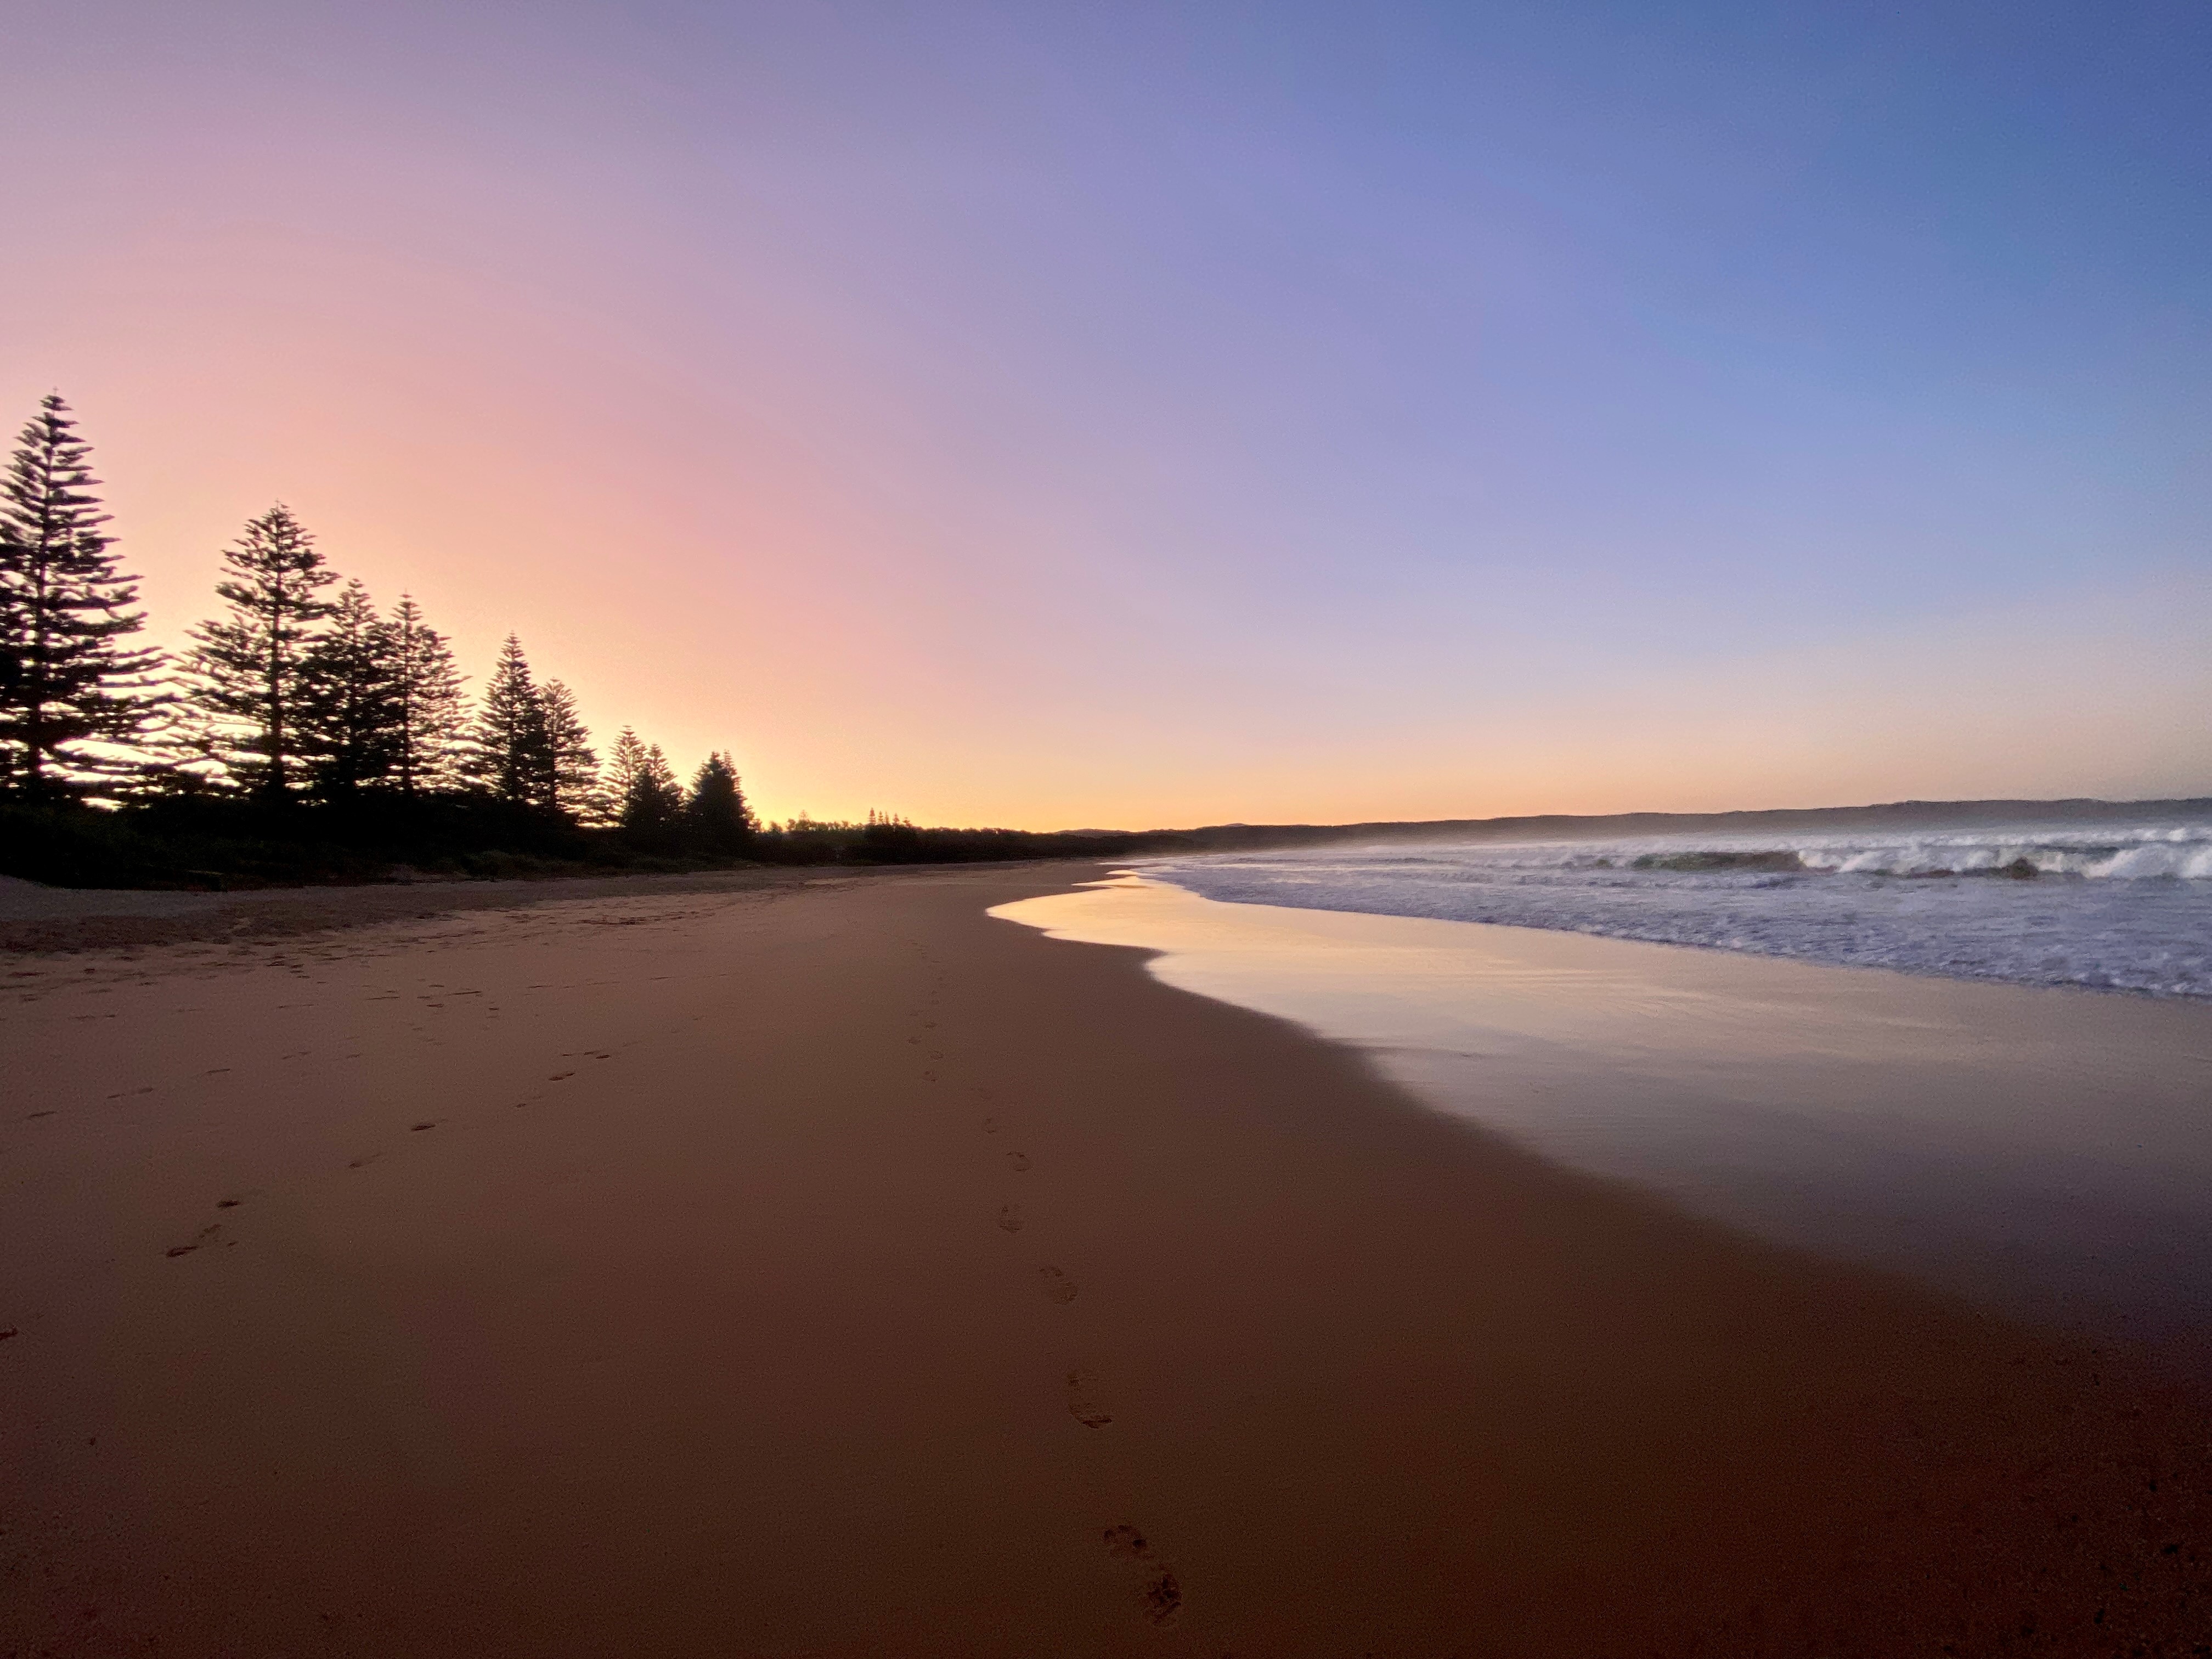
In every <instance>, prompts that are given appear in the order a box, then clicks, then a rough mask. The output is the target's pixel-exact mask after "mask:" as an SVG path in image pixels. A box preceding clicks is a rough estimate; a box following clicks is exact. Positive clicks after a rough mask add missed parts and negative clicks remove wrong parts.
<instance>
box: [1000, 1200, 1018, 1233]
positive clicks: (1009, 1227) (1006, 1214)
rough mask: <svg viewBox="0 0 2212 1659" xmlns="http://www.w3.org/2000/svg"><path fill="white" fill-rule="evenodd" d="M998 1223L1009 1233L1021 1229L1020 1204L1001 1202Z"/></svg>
mask: <svg viewBox="0 0 2212 1659" xmlns="http://www.w3.org/2000/svg"><path fill="white" fill-rule="evenodd" d="M999 1225H1000V1226H1001V1227H1004V1228H1005V1229H1006V1231H1008V1232H1010V1233H1018V1232H1019V1231H1021V1230H1022V1206H1020V1205H1018V1204H1001V1205H1000V1206H999Z"/></svg>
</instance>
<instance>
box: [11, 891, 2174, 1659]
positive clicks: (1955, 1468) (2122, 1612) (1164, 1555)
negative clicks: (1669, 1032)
mask: <svg viewBox="0 0 2212 1659" xmlns="http://www.w3.org/2000/svg"><path fill="white" fill-rule="evenodd" d="M1099 873H1100V872H1099V870H1098V869H1097V867H1096V866H1089V867H1086V866H1066V865H1057V866H1050V867H1045V868H1039V867H1035V866H1032V867H1029V868H1024V869H1018V870H1009V869H995V870H977V869H975V868H973V867H969V868H965V869H957V870H940V871H928V872H920V871H901V872H897V874H896V876H895V877H894V876H876V875H870V876H867V877H865V878H829V879H828V880H827V881H822V880H821V879H820V878H816V879H817V884H799V883H795V882H784V883H779V884H773V885H771V886H768V887H762V888H756V889H750V890H746V889H735V890H732V889H730V888H727V887H724V888H721V889H718V890H708V889H703V888H697V889H689V890H675V889H671V890H666V891H654V892H652V893H640V892H638V891H637V890H635V889H634V888H629V887H625V888H624V889H623V890H622V891H621V893H620V894H619V895H602V896H590V897H588V898H586V897H576V898H574V899H573V900H572V901H571V902H562V903H532V904H528V905H526V906H525V907H523V908H495V909H488V910H470V911H466V912H456V911H450V910H444V911H440V912H439V913H437V914H434V915H417V916H409V917H407V918H406V919H404V920H390V921H379V922H376V923H374V924H372V925H365V926H362V927H356V928H353V929H351V930H350V931H347V932H344V933H328V932H325V933H299V934H288V935H285V936H283V937H280V938H271V939H243V940H240V941H237V942H234V943H227V944H221V945H218V944H217V943H216V942H215V941H214V940H213V939H201V940H199V941H198V942H196V943H191V944H183V945H159V944H154V943H143V944H140V945H136V946H134V947H133V948H132V949H131V950H128V951H116V952H113V953H94V955H95V956H96V957H97V959H96V960H88V959H87V958H86V957H82V956H80V957H70V958H67V959H60V958H49V959H31V958H24V957H18V958H15V959H14V961H13V962H12V963H11V964H10V965H11V967H13V968H14V969H15V973H16V976H15V978H13V979H12V980H11V981H9V982H10V984H11V986H12V987H13V989H14V995H13V996H12V997H11V998H10V999H9V1000H8V1002H7V1003H6V1004H5V1005H4V1029H5V1030H6V1033H7V1042H8V1045H9V1052H10V1053H11V1054H16V1055H19V1056H21V1057H22V1058H21V1060H19V1061H18V1063H17V1064H18V1068H19V1076H20V1077H21V1079H23V1082H24V1084H25V1085H26V1086H24V1087H22V1088H21V1089H19V1090H18V1091H16V1092H17V1094H18V1096H19V1097H21V1098H23V1099H25V1100H27V1101H28V1100H30V1098H31V1097H33V1096H35V1097H36V1100H35V1103H32V1104H29V1105H28V1106H27V1108H26V1109H25V1110H22V1111H16V1112H11V1113H9V1115H8V1117H7V1120H6V1121H4V1122H0V1169H5V1170H7V1171H8V1172H9V1173H8V1175H7V1176H6V1177H5V1179H6V1182H7V1187H6V1191H7V1195H8V1201H7V1203H6V1204H5V1205H4V1206H0V1261H6V1262H7V1263H8V1264H9V1267H8V1269H7V1273H6V1281H5V1285H4V1301H0V1328H13V1329H14V1331H15V1335H13V1336H11V1337H9V1338H8V1339H7V1340H4V1341H0V1422H5V1423H7V1424H9V1425H17V1426H15V1428H13V1429H11V1430H10V1431H9V1436H10V1438H11V1440H12V1441H13V1442H14V1445H13V1447H12V1449H11V1450H12V1451H13V1452H14V1453H15V1454H19V1455H9V1456H8V1457H6V1458H4V1459H0V1510H4V1512H5V1513H6V1514H7V1515H9V1516H11V1517H18V1519H17V1520H16V1521H15V1522H14V1523H12V1524H10V1525H9V1528H8V1530H7V1533H6V1534H5V1536H4V1538H0V1592H4V1594H0V1651H10V1650H20V1651H25V1652H33V1651H45V1650H53V1651H62V1652H72V1651H73V1652H84V1653H104V1652H111V1651H123V1650H140V1649H143V1646H144V1644H145V1643H146V1641H147V1640H148V1638H155V1637H158V1638H159V1639H160V1646H161V1650H162V1651H164V1652H168V1653H184V1654H197V1653H208V1654H213V1653H218V1652H223V1653H228V1652H239V1651H246V1652H288V1651H296V1650H302V1649H306V1648H310V1647H312V1648H313V1649H314V1650H318V1651H325V1650H327V1651H335V1652H358V1653H387V1652H395V1651H405V1652H410V1653H416V1654H440V1653H455V1654H460V1653H470V1654H482V1653H484V1652H492V1653H517V1654H520V1653H532V1654H535V1653H545V1654H552V1653H562V1654H570V1653H607V1654H617V1653H631V1652H644V1651H651V1652H656V1653H691V1652H696V1653H702V1654H703V1653H718V1654H726V1653H732V1652H735V1653H740V1654H757V1655H770V1654H774V1655H788V1654H799V1653H811V1654H821V1655H848V1654H849V1655H860V1654H866V1653H872V1652H880V1651H883V1650H886V1649H887V1648H890V1649H894V1650H898V1651H901V1652H907V1653H917V1654H938V1653H942V1654H992V1655H997V1654H1005V1655H1007V1656H1013V1655H1017V1654H1023V1653H1035V1652H1040V1651H1045V1652H1055V1653H1066V1654H1091V1653H1096V1654H1102V1655H1104V1654H1113V1655H1120V1654H1137V1653H1162V1654H1177V1655H1181V1654H1189V1655H1200V1654H1203V1655H1207V1656H1216V1655H1219V1654H1222V1653H1224V1652H1236V1653H1253V1652H1261V1653H1269V1654H1313V1655H1316V1656H1321V1655H1340V1654H1344V1653H1347V1652H1361V1651H1374V1652H1376V1653H1395V1654H1407V1655H1421V1654H1430V1653H1436V1652H1441V1651H1460V1652H1466V1653H1497V1654H1518V1653H1528V1652H1536V1651H1558V1652H1574V1653H1577V1654H1591V1655H1605V1654H1614V1653H1620V1654H1624V1655H1625V1654H1631V1653H1635V1654H1644V1653H1650V1652H1653V1651H1657V1652H1661V1653H1689V1652H1692V1651H1695V1652H1705V1653H1762V1652H1777V1653H1779V1652H1785V1651H1802V1650H1803V1649H1804V1648H1805V1647H1806V1646H1807V1645H1808V1644H1818V1645H1819V1647H1820V1650H1822V1651H1826V1652H1830V1653H1839V1654H1840V1653H1863V1654H1868V1655H1874V1654H1889V1653H1894V1652H1899V1651H1907V1650H1941V1648H1942V1644H1944V1643H1946V1642H1949V1643H1953V1644H1956V1645H1957V1647H1958V1650H1960V1651H1961V1652H1987V1651H2001V1650H2006V1649H2007V1648H2008V1647H2011V1646H2018V1645H2024V1644H2027V1643H2029V1642H2030V1641H2031V1640H2033V1642H2035V1643H2037V1644H2044V1645H2049V1646H2051V1647H2055V1648H2058V1649H2061V1650H2064V1649H2067V1648H2068V1647H2069V1646H2070V1647H2073V1648H2081V1647H2086V1646H2088V1645H2090V1644H2093V1643H2108V1644H2114V1645H2118V1644H2121V1643H2122V1642H2124V1641H2139V1642H2144V1643H2147V1644H2152V1646H2153V1648H2154V1650H2155V1647H2156V1644H2159V1643H2160V1642H2171V1643H2179V1642H2183V1641H2185V1639H2190V1638H2194V1639H2203V1638H2205V1636H2206V1634H2207V1632H2206V1631H2205V1629H2204V1626H2203V1620H2204V1610H2203V1608H2202V1607H2201V1606H2200V1604H2199V1601H2198V1600H2197V1591H2198V1586H2199V1584H2200V1583H2201V1582H2202V1580H2201V1574H2202V1571H2203V1562H2202V1559H2201V1557H2200V1552H2202V1551H2204V1550H2206V1549H2212V1513H2208V1510H2207V1507H2206V1504H2207V1499H2206V1497H2205V1493H2206V1491H2207V1474H2208V1468H2207V1463H2208V1458H2207V1454H2206V1451H2205V1447H2206V1446H2207V1444H2208V1443H2212V1435H2209V1434H2208V1432H2207V1428H2206V1424H2207V1418H2206V1415H2205V1413H2204V1409H2203V1405H2202V1403H2201V1402H2200V1401H2197V1400H2196V1399H2195V1398H2193V1397H2191V1396H2190V1395H2186V1394H2185V1393H2184V1392H2183V1391H2181V1390H2179V1389H2177V1388H2174V1387H2172V1386H2169V1385H2167V1384H2166V1383H2163V1382H2162V1381H2160V1379H2159V1378H2158V1377H2157V1376H2154V1374H2152V1373H2150V1372H2149V1371H2148V1370H2137V1369H2136V1368H2135V1367H2133V1366H2132V1364H2130V1362H2128V1361H2126V1360H2124V1359H2123V1358H2119V1357H2118V1356H2116V1355H2113V1354H2112V1353H2111V1352H2101V1353H2100V1352H2098V1350H2097V1349H2095V1348H2093V1347H2092V1346H2089V1345H2087V1344H2084V1343H2079V1342H2075V1341H2070V1340H2067V1339H2064V1338H2061V1337H2054V1336H2051V1335H2050V1334H2046V1333H2044V1332H2039V1331H2036V1330H2033V1329H2030V1328H2024V1327H2020V1326H2015V1325H2011V1324H2008V1323H2007V1322H2003V1321H2002V1320H1998V1319H1996V1318H1993V1317H1990V1316H1987V1315H1985V1314H1982V1313H1979V1312H1977V1311H1975V1310H1972V1309H1970V1308H1968V1307H1967V1306H1966V1305H1964V1304H1960V1303H1958V1302H1956V1301H1954V1300H1952V1299H1949V1298H1947V1297H1942V1296H1940V1295H1937V1294H1935V1293H1933V1292H1929V1291H1923V1290H1921V1289H1919V1288H1917V1286H1915V1285H1912V1284H1911V1283H1910V1282H1908V1281H1906V1280H1905V1279H1901V1278H1898V1277H1894V1276H1892V1275H1887V1274H1884V1273H1875V1272H1869V1271H1865V1270H1861V1269H1856V1268H1851V1267H1841V1266H1838V1265H1835V1264H1833V1263H1830V1262H1827V1261H1821V1260H1820V1259H1818V1258H1815V1257H1814V1256H1812V1255H1807V1254H1804V1253H1802V1252H1799V1251H1796V1250H1792V1249H1785V1248H1780V1247H1777V1246H1771V1245H1767V1244H1762V1243H1758V1242H1756V1241H1754V1240H1752V1239H1750V1238H1747V1237H1744V1236H1742V1235H1741V1234H1738V1233H1735V1232H1733V1231H1729V1230H1728V1229H1727V1228H1724V1227H1722V1226H1719V1225H1714V1224H1711V1223H1707V1222H1703V1221H1699V1220H1696V1219H1693V1218H1690V1217H1688V1216H1686V1215H1685V1214H1683V1213H1682V1212H1680V1211H1678V1210H1676V1209H1674V1208H1673V1207H1671V1206H1668V1204H1666V1203H1664V1202H1662V1201H1660V1200H1656V1199H1653V1198H1650V1197H1647V1196H1644V1195H1643V1194H1639V1193H1638V1192H1636V1191H1634V1190H1632V1189H1631V1188H1627V1187H1626V1186H1623V1185H1621V1184H1619V1183H1616V1182H1609V1181H1606V1180H1603V1179H1600V1178H1595V1177H1592V1176H1583V1175H1577V1174H1575V1173H1573V1172H1571V1171H1569V1170H1565V1169H1563V1168H1560V1167H1559V1166H1558V1165H1555V1164H1548V1163H1546V1162H1544V1161H1543V1160H1541V1159H1539V1158H1534V1157H1532V1156H1530V1155H1528V1153H1526V1152H1521V1151H1519V1150H1516V1148H1515V1147H1513V1146H1510V1145H1509V1144H1507V1143H1506V1142H1505V1141H1504V1140H1503V1139H1499V1138H1498V1137H1497V1136H1494V1135H1491V1134H1488V1133H1483V1132H1481V1131H1480V1130H1477V1129H1475V1128H1474V1127H1471V1126H1469V1125H1468V1124H1466V1123H1464V1122H1457V1121H1451V1120H1449V1119H1447V1118H1444V1117H1442V1116H1440V1115H1437V1114H1435V1113H1433V1112H1431V1111H1430V1110H1428V1109H1425V1107H1423V1106H1421V1105H1419V1103H1416V1102H1415V1101H1414V1100H1413V1098H1412V1097H1409V1096H1408V1095H1407V1094H1406V1093H1405V1092H1403V1091H1401V1089H1399V1088H1398V1087H1396V1086H1395V1085H1392V1084H1390V1083H1389V1082H1388V1081H1387V1080H1386V1079H1383V1077H1381V1076H1380V1075H1378V1074H1377V1073H1376V1071H1375V1069H1374V1068H1373V1067H1372V1066H1370V1064H1369V1063H1368V1062H1367V1060H1365V1059H1364V1057H1363V1056H1362V1055H1360V1054H1358V1053H1357V1052H1355V1051H1353V1050H1352V1049H1350V1048H1344V1047H1340V1046H1338V1045H1334V1044H1331V1043H1329V1042H1324V1041H1323V1040H1322V1039H1320V1038H1318V1037H1316V1036H1310V1035H1309V1034H1308V1033H1306V1032H1304V1031H1303V1030H1299V1029H1297V1028H1296V1027H1294V1026H1292V1025H1291V1024H1287V1023H1285V1022H1284V1021H1281V1020H1279V1019H1274V1018H1267V1017H1266V1016H1263V1015H1260V1014H1256V1013H1251V1012H1244V1011H1243V1010H1240V1009H1237V1008H1234V1007H1231V1006H1226V1005H1224V1004H1221V1003H1218V1002H1216V1001H1212V1000H1207V999H1205V998H1201V997H1199V996H1195V995H1192V994H1188V993H1186V992H1183V991H1181V990H1177V989H1176V988H1173V987H1170V986H1168V985H1164V984H1162V983H1160V982H1158V981H1157V980H1156V979H1155V978H1154V977H1153V976H1152V975H1150V974H1148V973H1147V972H1146V969H1145V966H1144V963H1145V953H1144V952H1141V951H1133V950H1128V949H1117V948H1114V947H1109V946H1103V945H1069V944H1066V943H1061V942H1058V941H1054V940H1052V939H1047V938H1045V937H1044V936H1042V934H1039V933H1035V932H1034V931H1032V930H1030V929H1028V928H1024V927H1017V926H1013V925H1010V924H1008V923H1006V922H1003V921H994V920H991V919H990V918H988V917H987V916H986V915H984V912H985V910H986V908H988V907H991V906H994V905H998V904H1001V903H1006V902H1012V901H1016V900H1020V899H1024V898H1029V897H1033V896H1042V895H1045V894H1049V893H1058V892H1062V891H1065V890H1066V889H1067V888H1068V887H1069V886H1070V885H1071V884H1073V883H1075V882H1079V881H1082V880H1085V879H1089V878H1095V877H1096V876H1097V874H1099ZM1552 1063H1553V1067H1554V1072H1555V1076H1554V1078H1553V1081H1554V1083H1555V1084H1556V1085H1557V1086H1559V1087H1560V1088H1563V1089H1572V1088H1574V1087H1576V1086H1577V1082H1578V1080H1579V1079H1578V1074H1577V1073H1576V1072H1575V1071H1574V1069H1573V1062H1572V1056H1571V1053H1569V1052H1566V1051H1562V1053H1561V1054H1559V1055H1557V1056H1554V1058H1553V1062H1552ZM2168 1545H2172V1551H2171V1552H2169V1551H2168V1549H2167V1546H2168Z"/></svg>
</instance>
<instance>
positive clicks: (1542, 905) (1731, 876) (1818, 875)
mask: <svg viewBox="0 0 2212 1659" xmlns="http://www.w3.org/2000/svg"><path fill="white" fill-rule="evenodd" d="M1143 867H1144V868H1145V869H1146V872H1147V873H1150V874H1152V875H1155V876H1158V877H1160V878H1164V879H1166V880H1169V881H1171V882H1173V883H1175V884H1176V885H1178V886H1182V887H1185V888H1187V889H1188V890H1191V891H1193V892H1196V893H1199V894H1200V895H1202V896H1206V897H1208V898H1216V899H1223V900H1226V901H1229V902H1239V903H1256V904H1280V905H1288V906H1292V907H1295V908H1306V909H1324V910H1357V911H1366V912H1370V913H1373V914H1377V915H1408V916H1428V917H1436V918H1439V919H1443V920H1449V921H1481V922H1492V923H1499V924H1504V925H1507V926H1512V927H1551V928H1561V929H1565V930H1568V931H1571V932H1577V933H1601V934H1605V935H1607V936H1609V937H1613V938H1622V939H1646V940H1650V941H1651V942H1654V943H1657V944H1671V945H1698V946H1703V947H1706V948H1711V949H1718V950H1732V951H1753V952H1757V953H1759V954H1765V955H1771V956H1786V957H1796V958H1799V959H1802V960H1807V961H1814V962H1823V963H1834V964H1837V965H1841V966H1857V967H1882V968H1893V969H1904V970H1906V971H1910V972H1918V973H1934V974H1942V975H1951V976H1954V977H1960V978H1971V979H1995V980H2003V981H2013V982H2017V983H2024V984H2038V985H2069V986H2084V987H2093V988H2097V989H2104V990H2125V991H2135V992H2140V993H2144V994H2150V995H2155V996H2183V997H2207V998H2212V823H2205V822H2186V823H2184V822H2159V823H2136V824H2124V823H2123V824H2100V825H2097V826H2095V827H2094V828H2066V827H2052V826H2039V825H2034V824H2018V825H2004V826H2000V827H1998V828H1996V829H1975V830H1972V831H1958V832H1921V833H1915V834H1910V835H1898V834H1891V835H1886V836H1885V835H1868V834H1864V833H1857V834H1853V833H1842V832H1838V833H1828V834H1808V835H1802V836H1772V835H1766V836H1756V837H1752V836H1725V835H1705V836H1650V837H1642V838H1633V839H1623V840H1619V841H1611V842H1593V841H1580V842H1520V843H1504V842H1471V843H1466V844H1436V843H1431V844H1425V845H1421V846H1414V847H1408V846H1406V845H1404V844H1402V843H1395V844H1389V845H1370V846H1338V847H1328V848H1307V849H1301V850H1297V851H1285V852H1277V853H1263V854H1217V855H1214V856H1212V857H1203V858H1188V859H1167V860H1150V861H1147V862H1146V865H1145V866H1143Z"/></svg>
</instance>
